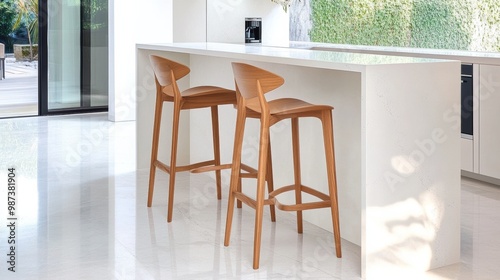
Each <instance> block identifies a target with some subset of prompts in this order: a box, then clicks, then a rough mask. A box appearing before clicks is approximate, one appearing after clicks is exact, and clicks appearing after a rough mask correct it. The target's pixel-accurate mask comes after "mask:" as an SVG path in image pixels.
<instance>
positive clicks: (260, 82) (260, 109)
mask: <svg viewBox="0 0 500 280" xmlns="http://www.w3.org/2000/svg"><path fill="white" fill-rule="evenodd" d="M233 73H234V78H235V83H236V94H237V96H238V104H237V110H238V115H237V120H236V133H235V139H234V152H233V166H232V170H231V183H230V193H229V204H228V209H227V220H226V233H225V238H224V246H228V245H229V240H230V236H231V224H232V220H233V211H234V202H235V200H238V201H242V202H243V203H245V204H247V205H249V206H250V207H252V208H254V209H255V210H256V216H255V227H254V251H253V268H254V269H257V268H259V257H260V243H261V232H262V213H263V206H264V205H276V207H277V208H278V209H280V210H284V211H297V228H298V229H297V230H298V232H299V233H302V211H303V210H308V209H318V208H330V209H331V214H332V222H333V232H334V239H335V249H336V255H337V257H339V258H340V257H341V256H342V253H341V244H340V225H339V212H338V204H337V182H336V175H335V155H334V144H333V121H332V109H333V107H331V106H327V105H312V104H309V103H306V102H304V101H302V100H298V99H292V98H282V99H277V100H273V101H269V102H268V101H266V99H265V97H264V94H266V93H267V92H269V91H272V90H274V89H276V88H278V87H280V86H281V85H283V83H284V79H283V78H282V77H280V76H278V75H276V74H273V73H271V72H268V71H266V70H263V69H260V68H257V67H254V66H251V65H248V64H243V63H233ZM248 117H254V118H255V117H258V118H260V144H259V159H258V169H257V195H256V200H254V199H252V198H250V197H248V196H247V195H245V194H243V193H242V192H241V188H240V186H239V181H240V178H241V172H240V164H241V149H242V144H243V134H244V130H245V121H246V118H248ZM300 117H315V118H318V119H320V120H321V122H322V126H323V139H324V145H325V155H326V168H327V176H328V187H329V195H327V194H324V193H321V192H319V191H317V190H315V189H312V188H310V187H307V186H304V185H302V183H301V176H300V152H299V121H298V118H300ZM284 119H291V123H292V146H293V161H294V179H295V180H294V184H293V185H291V186H284V187H281V188H278V189H276V190H274V191H271V192H270V193H269V198H268V199H264V183H265V179H266V177H268V176H269V172H267V168H269V163H268V161H269V160H270V153H269V151H268V149H269V147H270V137H269V129H270V127H271V126H272V125H274V124H276V123H277V122H279V121H281V120H284ZM287 191H293V192H295V200H296V204H293V205H286V204H282V203H280V202H279V201H278V200H277V198H276V196H277V195H279V194H282V193H284V192H287ZM302 192H305V193H308V194H310V195H313V196H315V197H317V198H319V200H320V201H318V202H308V203H302Z"/></svg>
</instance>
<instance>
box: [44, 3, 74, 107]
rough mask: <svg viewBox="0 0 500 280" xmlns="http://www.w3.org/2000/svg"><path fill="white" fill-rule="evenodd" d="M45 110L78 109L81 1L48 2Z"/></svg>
mask: <svg viewBox="0 0 500 280" xmlns="http://www.w3.org/2000/svg"><path fill="white" fill-rule="evenodd" d="M48 4H49V6H48V7H49V9H48V33H47V34H48V38H47V41H48V42H47V46H48V79H49V83H48V86H49V88H48V107H49V108H48V109H49V111H50V110H54V109H68V108H79V107H80V106H81V101H82V100H81V83H80V82H81V81H80V74H81V71H80V70H81V63H80V52H81V41H80V29H81V23H80V9H81V7H80V1H79V0H49V1H48Z"/></svg>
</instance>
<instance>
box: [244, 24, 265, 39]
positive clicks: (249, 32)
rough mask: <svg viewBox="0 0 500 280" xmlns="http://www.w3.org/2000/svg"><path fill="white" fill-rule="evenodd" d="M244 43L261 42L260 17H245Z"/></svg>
mask: <svg viewBox="0 0 500 280" xmlns="http://www.w3.org/2000/svg"><path fill="white" fill-rule="evenodd" d="M245 43H262V18H245Z"/></svg>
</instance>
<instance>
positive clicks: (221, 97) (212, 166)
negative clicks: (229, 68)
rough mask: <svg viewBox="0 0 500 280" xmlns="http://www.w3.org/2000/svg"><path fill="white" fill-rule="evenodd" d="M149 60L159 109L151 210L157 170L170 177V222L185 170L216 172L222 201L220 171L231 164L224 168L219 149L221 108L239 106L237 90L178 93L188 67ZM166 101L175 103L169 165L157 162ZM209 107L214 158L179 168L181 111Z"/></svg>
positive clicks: (209, 88)
mask: <svg viewBox="0 0 500 280" xmlns="http://www.w3.org/2000/svg"><path fill="white" fill-rule="evenodd" d="M150 61H151V64H152V66H153V71H154V74H155V81H156V106H155V107H156V108H155V117H154V127H153V146H152V149H151V167H150V174H149V191H148V204H147V205H148V207H151V203H152V201H153V190H154V183H155V173H156V168H159V169H160V170H163V171H165V172H167V173H168V174H170V180H169V191H168V214H167V222H171V221H172V211H173V202H174V186H175V174H176V173H177V172H182V171H191V172H205V171H215V174H216V175H215V177H216V184H217V199H221V173H220V170H221V169H224V168H230V166H231V165H230V164H225V165H221V163H220V148H219V116H218V108H217V106H218V105H224V104H233V105H234V104H236V94H235V91H234V90H229V89H225V88H220V87H215V86H199V87H193V88H189V89H187V90H185V91H183V92H180V91H179V88H178V86H177V80H179V79H181V78H182V77H184V76H186V75H187V74H188V73H189V72H190V70H189V68H188V67H187V66H185V65H182V64H179V63H177V62H174V61H171V60H168V59H166V58H163V57H160V56H155V55H151V56H150ZM163 102H173V103H174V114H173V125H172V147H171V158H170V165H167V164H165V163H163V162H161V161H159V160H158V141H159V137H160V122H161V115H162V109H163ZM208 107H209V108H210V109H211V113H212V137H213V150H214V159H213V160H209V161H204V162H198V163H193V164H189V165H186V166H177V164H176V160H177V142H178V136H179V118H180V113H181V110H189V109H197V108H208Z"/></svg>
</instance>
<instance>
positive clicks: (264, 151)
mask: <svg viewBox="0 0 500 280" xmlns="http://www.w3.org/2000/svg"><path fill="white" fill-rule="evenodd" d="M268 148H269V118H266V115H264V114H262V117H261V128H260V145H259V164H258V172H257V196H256V202H257V203H256V206H255V232H254V245H253V246H254V247H253V268H254V269H258V268H259V260H260V244H261V237H262V214H263V212H264V188H265V183H266V175H267V171H266V169H267V168H266V167H267V158H268V156H269V155H268Z"/></svg>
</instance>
